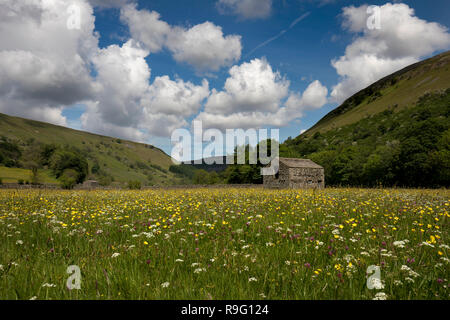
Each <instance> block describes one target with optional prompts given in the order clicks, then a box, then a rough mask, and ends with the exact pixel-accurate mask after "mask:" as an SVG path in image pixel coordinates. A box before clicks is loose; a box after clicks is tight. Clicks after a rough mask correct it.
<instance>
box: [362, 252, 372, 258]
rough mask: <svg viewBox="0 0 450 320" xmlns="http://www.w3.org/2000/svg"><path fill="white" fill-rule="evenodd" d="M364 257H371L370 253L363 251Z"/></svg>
mask: <svg viewBox="0 0 450 320" xmlns="http://www.w3.org/2000/svg"><path fill="white" fill-rule="evenodd" d="M360 254H361V255H362V256H366V257H369V256H370V254H369V253H368V252H366V251H363V252H361V253H360Z"/></svg>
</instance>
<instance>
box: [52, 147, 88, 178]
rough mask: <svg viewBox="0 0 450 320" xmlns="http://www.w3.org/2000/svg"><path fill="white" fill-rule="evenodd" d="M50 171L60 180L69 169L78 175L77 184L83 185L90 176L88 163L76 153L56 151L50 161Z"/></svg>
mask: <svg viewBox="0 0 450 320" xmlns="http://www.w3.org/2000/svg"><path fill="white" fill-rule="evenodd" d="M50 169H52V171H53V173H54V174H55V175H56V178H58V179H59V178H60V177H62V176H63V174H64V172H65V171H66V170H67V169H71V170H72V172H75V174H76V176H75V182H76V183H82V182H83V181H84V180H85V179H86V176H87V174H88V163H87V161H86V159H85V158H83V157H82V156H81V155H80V154H77V153H75V152H71V151H56V152H55V153H54V154H53V155H52V157H51V159H50ZM71 175H72V173H71ZM66 178H67V177H65V178H64V179H66ZM70 179H72V177H70Z"/></svg>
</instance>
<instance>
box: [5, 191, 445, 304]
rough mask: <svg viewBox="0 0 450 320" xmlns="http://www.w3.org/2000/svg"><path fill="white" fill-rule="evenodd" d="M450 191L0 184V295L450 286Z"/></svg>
mask: <svg viewBox="0 0 450 320" xmlns="http://www.w3.org/2000/svg"><path fill="white" fill-rule="evenodd" d="M449 196H450V192H449V191H447V190H402V189H343V188H342V189H333V188H330V189H325V190H265V189H256V188H255V189H251V188H249V189H237V188H236V189H233V188H216V189H214V188H210V189H188V190H176V189H173V190H169V189H167V190H163V189H161V190H143V191H121V190H114V191H105V190H102V191H57V190H55V191H49V190H20V191H16V190H9V191H8V190H2V191H0V299H27V300H28V299H37V300H40V299H255V300H264V299H370V300H372V299H388V300H389V299H402V300H403V299H405V300H406V299H449V285H450V284H449V276H450V273H449V270H450V269H449V253H450V252H449V249H450V247H449V242H448V230H449V210H450V201H449ZM69 266H76V268H79V271H80V277H79V286H78V287H77V288H73V287H72V288H71V289H69V288H68V282H70V279H69V277H71V273H70V272H69V273H68V268H69ZM377 272H378V277H376V278H375V279H374V281H371V277H372V276H373V275H374V274H376V273H377Z"/></svg>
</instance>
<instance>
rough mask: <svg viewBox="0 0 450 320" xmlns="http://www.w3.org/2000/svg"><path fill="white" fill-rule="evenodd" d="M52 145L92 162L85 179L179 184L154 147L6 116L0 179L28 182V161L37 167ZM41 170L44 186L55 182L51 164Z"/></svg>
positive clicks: (0, 127) (1, 128)
mask: <svg viewBox="0 0 450 320" xmlns="http://www.w3.org/2000/svg"><path fill="white" fill-rule="evenodd" d="M51 145H54V146H56V147H58V148H66V149H70V150H72V151H75V152H76V153H77V154H79V155H81V156H82V157H83V158H85V159H86V160H87V162H88V164H89V170H88V176H87V178H88V179H95V180H98V181H100V182H102V184H105V185H109V184H111V183H112V184H114V183H116V184H117V183H121V184H123V183H125V182H128V181H132V180H133V181H137V180H138V181H141V183H142V184H144V185H171V184H176V183H179V182H181V181H179V180H180V178H178V177H176V175H175V174H174V173H172V172H170V171H169V167H170V166H171V165H172V161H171V158H170V157H169V156H168V155H167V154H165V153H164V152H163V151H162V150H160V149H158V148H156V147H154V146H151V145H146V144H142V143H136V142H131V141H126V140H120V139H116V138H111V137H106V136H101V135H96V134H91V133H88V132H82V131H78V130H73V129H69V128H65V127H61V126H56V125H52V124H48V123H44V122H39V121H34V120H28V119H23V118H18V117H12V116H8V115H5V114H0V179H1V180H2V181H3V183H8V182H17V181H19V180H23V181H24V182H25V181H27V180H29V179H30V175H31V170H29V168H28V167H29V163H30V161H31V162H33V163H36V162H37V163H39V159H36V158H39V155H40V154H42V150H43V149H45V147H46V146H51ZM16 149H17V150H16ZM38 166H39V170H38V172H39V180H40V181H39V182H40V183H56V182H57V180H56V177H55V176H54V174H52V172H51V170H49V169H48V168H47V166H45V165H40V164H39V165H38ZM27 177H28V179H27Z"/></svg>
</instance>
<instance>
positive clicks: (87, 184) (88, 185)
mask: <svg viewBox="0 0 450 320" xmlns="http://www.w3.org/2000/svg"><path fill="white" fill-rule="evenodd" d="M99 186H100V184H99V183H98V182H97V181H95V180H86V181H85V182H83V184H82V185H81V186H80V187H79V188H80V189H95V188H98V187H99Z"/></svg>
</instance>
